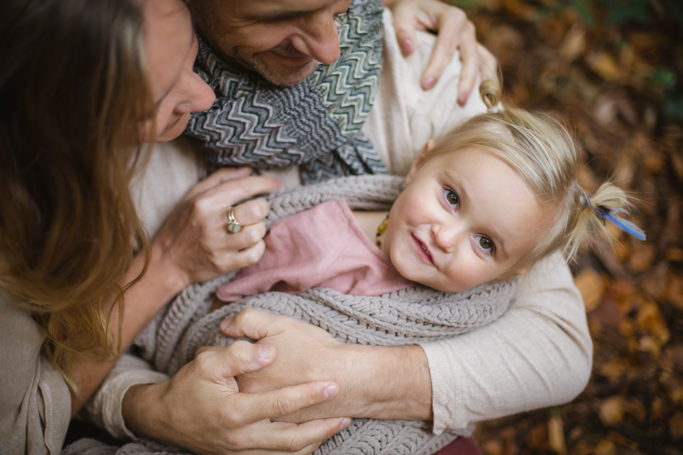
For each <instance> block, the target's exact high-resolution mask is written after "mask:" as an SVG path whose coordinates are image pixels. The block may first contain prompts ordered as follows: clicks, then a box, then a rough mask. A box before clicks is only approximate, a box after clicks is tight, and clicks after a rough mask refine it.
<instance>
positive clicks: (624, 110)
mask: <svg viewBox="0 0 683 455" xmlns="http://www.w3.org/2000/svg"><path fill="white" fill-rule="evenodd" d="M482 3H484V4H485V8H482V9H480V10H479V11H478V12H476V13H474V14H471V16H470V17H471V18H472V20H473V22H474V23H475V25H476V27H477V32H478V35H479V38H480V40H481V41H482V42H483V43H484V44H485V45H486V46H487V47H488V48H489V49H490V50H491V51H492V52H493V53H494V54H495V55H496V56H497V58H498V59H499V62H500V64H501V67H502V69H503V74H504V82H505V86H504V97H505V102H506V104H507V105H508V106H511V105H514V106H519V107H523V108H527V109H531V110H543V111H547V112H550V113H552V114H554V115H556V116H557V117H558V118H561V119H563V120H564V121H566V122H567V124H568V125H569V126H570V127H571V129H572V130H573V131H574V132H575V133H576V136H577V138H578V140H579V142H580V143H581V145H582V147H583V150H584V152H583V156H582V157H581V161H582V165H581V168H580V169H579V180H580V182H581V184H582V186H583V187H584V188H585V189H586V190H587V191H588V192H594V191H595V190H596V189H597V187H598V186H599V185H600V183H601V182H602V181H603V180H604V179H606V178H607V177H609V176H612V177H613V179H614V180H615V182H616V183H618V184H619V185H620V186H621V187H622V188H624V189H626V190H628V191H629V192H631V194H632V195H634V196H635V197H636V198H638V202H637V203H636V205H635V214H634V216H633V221H635V222H636V224H638V225H639V226H641V227H644V229H645V231H646V233H647V237H648V239H647V241H646V242H639V241H637V240H634V239H632V238H630V237H628V236H624V235H622V234H621V233H620V232H618V230H614V231H612V233H613V234H614V235H615V236H616V238H617V239H618V240H619V242H618V243H617V244H616V245H614V246H613V247H609V246H600V247H597V248H595V249H593V250H590V252H587V253H585V254H583V255H582V256H581V258H580V260H579V262H578V265H577V267H576V268H575V282H576V285H577V286H578V288H579V289H580V291H581V294H582V296H583V298H584V301H585V304H586V311H587V317H588V323H589V328H590V331H591V335H592V337H593V340H594V369H593V375H592V378H591V381H590V383H589V384H588V386H587V387H586V389H585V391H584V392H583V393H582V394H581V395H580V396H579V397H578V398H577V399H575V400H574V401H573V402H571V403H569V404H566V405H563V406H560V407H556V408H552V409H545V410H540V411H535V412H530V413H525V414H522V415H518V416H513V417H508V418H503V419H498V420H496V421H491V422H485V423H482V424H479V425H478V428H477V433H476V435H477V437H478V439H479V441H480V443H481V447H482V449H483V450H484V452H485V453H486V454H488V455H514V454H546V453H547V454H552V453H555V454H565V453H569V454H596V455H597V454H601V455H602V454H604V455H613V454H671V455H674V454H683V449H681V448H683V240H682V237H681V226H682V222H683V220H682V216H683V213H681V212H682V209H683V207H682V203H683V125H682V124H681V123H680V122H678V123H677V122H674V121H671V120H668V119H667V118H666V117H665V115H664V110H663V107H662V93H661V90H658V88H657V87H656V86H654V84H652V74H653V71H654V69H655V68H656V67H657V65H660V64H661V59H662V58H664V57H663V56H664V55H670V54H671V53H672V52H673V54H675V55H678V56H679V57H680V60H681V61H683V57H681V56H683V43H682V42H679V41H683V40H679V41H674V42H672V40H671V38H670V37H668V36H666V34H665V33H663V31H662V30H659V29H657V28H656V27H650V28H647V27H640V28H635V27H630V28H629V27H624V28H622V29H620V30H617V31H615V30H614V29H606V28H604V27H603V28H600V27H597V28H596V27H594V28H590V27H587V26H585V25H584V24H583V23H582V22H581V21H580V20H579V17H578V15H577V14H575V13H574V12H573V11H572V10H570V9H567V8H565V9H564V10H561V11H555V12H551V13H548V8H547V5H549V4H557V3H562V2H557V1H552V0H548V1H543V2H532V1H530V0H486V1H485V2H482ZM567 3H568V2H564V4H567ZM574 3H577V2H574ZM617 32H618V33H619V34H620V35H619V36H616V35H615V33H617ZM615 43H619V44H618V45H616V44H615ZM671 46H673V47H674V49H673V51H672V49H671ZM680 64H683V63H681V62H679V66H680ZM679 69H680V68H679Z"/></svg>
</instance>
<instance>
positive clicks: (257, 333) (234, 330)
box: [221, 308, 294, 340]
mask: <svg viewBox="0 0 683 455" xmlns="http://www.w3.org/2000/svg"><path fill="white" fill-rule="evenodd" d="M292 321H294V320H293V319H291V318H288V317H285V316H279V315H276V314H272V313H267V312H265V311H261V310H255V309H253V308H245V309H244V310H242V311H240V312H239V313H237V315H236V316H235V317H233V318H232V320H230V321H228V320H225V321H223V323H221V330H222V331H223V333H224V334H226V335H227V336H230V337H233V338H239V337H248V338H251V339H252V340H260V339H261V338H265V337H267V336H272V335H275V334H277V333H279V332H281V331H282V329H283V328H284V326H285V324H287V325H288V324H289V323H290V322H292Z"/></svg>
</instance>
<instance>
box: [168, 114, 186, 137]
mask: <svg viewBox="0 0 683 455" xmlns="http://www.w3.org/2000/svg"><path fill="white" fill-rule="evenodd" d="M181 118H183V116H182V115H181V116H180V117H178V118H177V119H176V120H175V121H174V122H172V123H169V124H168V125H166V128H164V133H165V132H166V131H168V130H170V129H171V128H173V127H174V126H176V125H177V124H178V122H179V121H180V119H181Z"/></svg>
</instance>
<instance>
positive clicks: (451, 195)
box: [446, 188, 460, 207]
mask: <svg viewBox="0 0 683 455" xmlns="http://www.w3.org/2000/svg"><path fill="white" fill-rule="evenodd" d="M446 202H447V203H449V204H450V205H452V206H453V207H457V206H458V204H460V198H459V197H458V195H457V194H456V192H455V191H453V190H451V189H448V188H446Z"/></svg>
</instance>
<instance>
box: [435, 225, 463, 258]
mask: <svg viewBox="0 0 683 455" xmlns="http://www.w3.org/2000/svg"><path fill="white" fill-rule="evenodd" d="M465 234H466V233H465V229H464V227H463V226H462V224H459V223H458V224H456V223H450V224H448V223H436V224H433V225H432V235H433V236H434V243H436V245H437V246H438V247H439V248H441V249H442V250H443V251H445V252H446V253H452V252H453V251H455V249H456V246H457V245H458V243H460V242H461V241H462V238H463V236H464V235H465Z"/></svg>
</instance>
